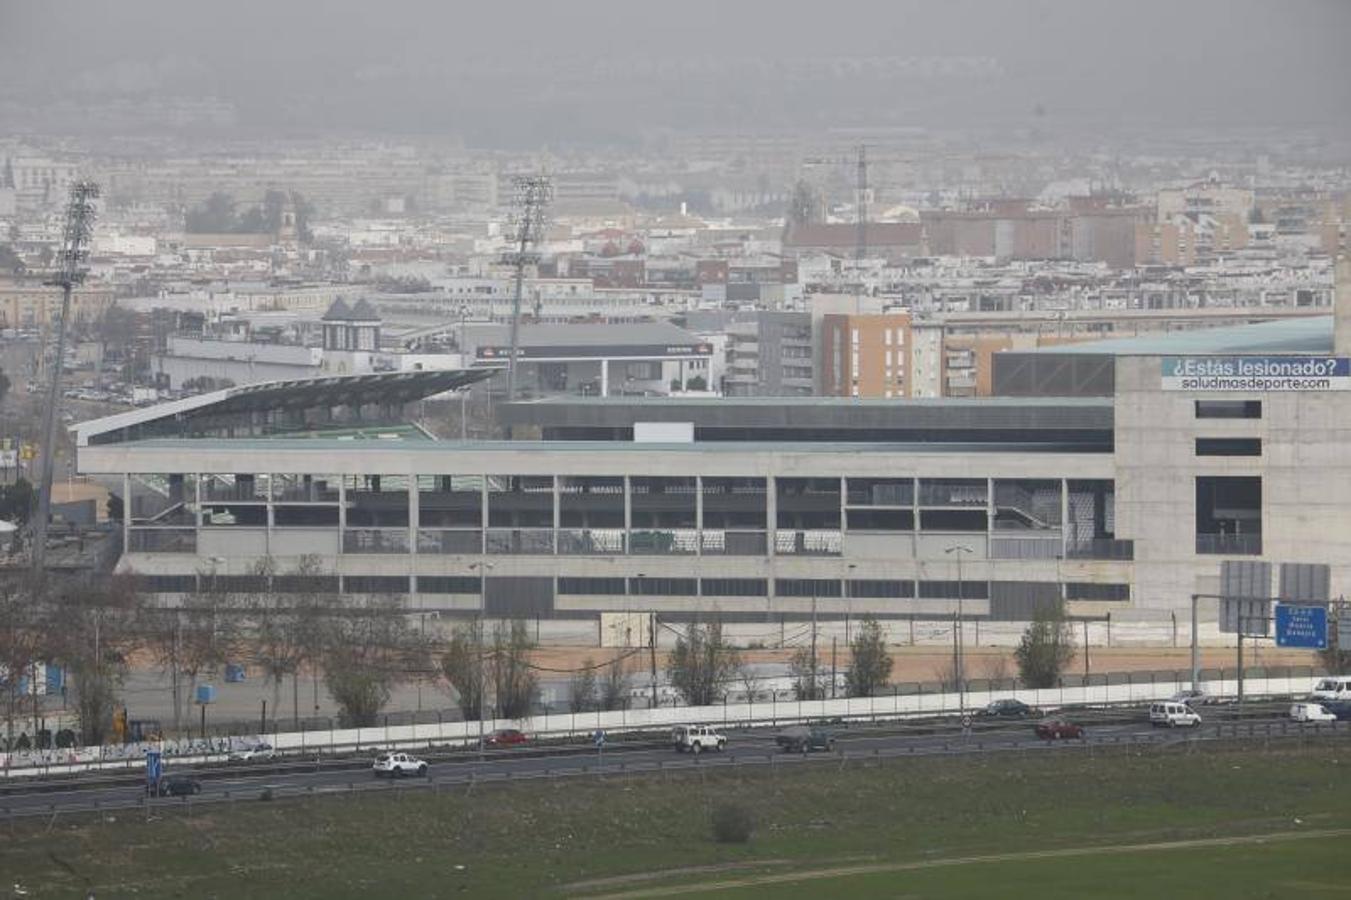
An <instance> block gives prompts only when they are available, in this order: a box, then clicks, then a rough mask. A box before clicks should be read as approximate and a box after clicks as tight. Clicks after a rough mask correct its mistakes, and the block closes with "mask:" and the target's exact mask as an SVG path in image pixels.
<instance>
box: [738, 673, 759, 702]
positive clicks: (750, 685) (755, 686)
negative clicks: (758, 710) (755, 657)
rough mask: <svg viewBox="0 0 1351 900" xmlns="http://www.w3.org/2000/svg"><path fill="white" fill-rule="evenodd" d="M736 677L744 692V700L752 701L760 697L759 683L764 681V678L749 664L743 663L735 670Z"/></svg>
mask: <svg viewBox="0 0 1351 900" xmlns="http://www.w3.org/2000/svg"><path fill="white" fill-rule="evenodd" d="M737 678H738V680H740V682H741V690H742V691H744V692H745V694H746V702H747V703H754V702H755V701H756V700H759V699H760V685H761V684H763V683H764V680H765V679H764V678H763V677H762V676H761V675H760V673H759V672H757V671H756V670H755V669H752V668H751V667H750V666H749V665H745V664H743V665H742V666H741V668H739V669H738V670H737Z"/></svg>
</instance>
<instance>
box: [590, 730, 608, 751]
mask: <svg viewBox="0 0 1351 900" xmlns="http://www.w3.org/2000/svg"><path fill="white" fill-rule="evenodd" d="M591 740H592V742H593V743H595V745H596V746H597V747H604V746H605V732H604V731H602V730H600V729H599V728H597V729H596V733H595V734H593V735H591Z"/></svg>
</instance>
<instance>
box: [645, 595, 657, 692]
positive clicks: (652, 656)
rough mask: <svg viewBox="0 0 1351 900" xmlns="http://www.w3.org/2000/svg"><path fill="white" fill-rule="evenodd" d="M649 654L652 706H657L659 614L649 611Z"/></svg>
mask: <svg viewBox="0 0 1351 900" xmlns="http://www.w3.org/2000/svg"><path fill="white" fill-rule="evenodd" d="M647 655H648V660H649V661H650V662H651V665H652V708H653V709H656V708H657V614H656V613H648V626H647Z"/></svg>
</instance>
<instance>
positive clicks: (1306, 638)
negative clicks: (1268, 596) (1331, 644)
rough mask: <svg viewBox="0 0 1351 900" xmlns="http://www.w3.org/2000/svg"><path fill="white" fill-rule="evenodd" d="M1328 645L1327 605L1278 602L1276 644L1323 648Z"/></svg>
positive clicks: (1311, 648) (1315, 648)
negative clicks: (1300, 604) (1299, 604)
mask: <svg viewBox="0 0 1351 900" xmlns="http://www.w3.org/2000/svg"><path fill="white" fill-rule="evenodd" d="M1327 645H1328V610H1327V607H1325V606H1296V605H1294V604H1291V603H1278V604H1276V646H1277V647H1301V648H1304V649H1307V650H1321V649H1323V648H1324V647H1326V646H1327Z"/></svg>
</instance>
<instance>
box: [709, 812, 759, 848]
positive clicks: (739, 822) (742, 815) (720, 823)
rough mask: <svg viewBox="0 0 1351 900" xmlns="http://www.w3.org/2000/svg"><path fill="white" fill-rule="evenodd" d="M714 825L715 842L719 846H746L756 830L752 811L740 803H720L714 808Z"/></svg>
mask: <svg viewBox="0 0 1351 900" xmlns="http://www.w3.org/2000/svg"><path fill="white" fill-rule="evenodd" d="M712 823H713V840H715V841H717V842H718V843H719V844H744V843H746V842H748V841H749V840H750V839H751V832H752V831H754V830H755V822H754V820H753V819H752V817H751V811H750V810H749V809H747V808H746V807H744V806H742V805H741V804H739V803H719V804H718V805H717V806H715V807H713V817H712Z"/></svg>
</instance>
